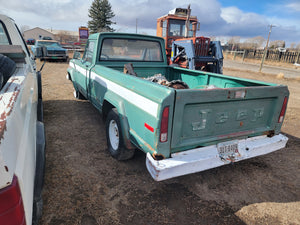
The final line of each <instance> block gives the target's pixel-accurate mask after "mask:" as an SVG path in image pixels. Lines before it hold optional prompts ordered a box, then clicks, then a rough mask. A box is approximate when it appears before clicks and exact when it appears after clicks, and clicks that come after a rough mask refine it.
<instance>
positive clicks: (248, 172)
mask: <svg viewBox="0 0 300 225" xmlns="http://www.w3.org/2000/svg"><path fill="white" fill-rule="evenodd" d="M39 66H40V65H38V68H39ZM67 67H68V64H66V63H58V62H47V63H46V65H45V67H44V69H43V71H42V83H43V85H42V86H43V101H44V122H45V127H46V139H47V146H46V174H45V186H44V191H43V199H44V208H43V216H42V219H41V221H40V222H41V224H47V225H48V224H50V225H73V224H78V225H96V224H99V225H100V224H101V225H102V224H128V225H132V224H147V225H148V224H155V225H157V224H180V225H181V224H228V225H232V224H300V175H299V172H300V170H299V169H300V168H299V167H300V154H299V153H300V129H299V128H300V115H299V112H300V88H299V87H300V81H298V80H288V79H279V78H276V76H269V75H265V74H259V73H251V74H250V73H249V72H247V71H237V70H227V69H226V68H225V69H224V73H225V74H230V75H234V76H240V77H247V78H253V79H258V80H264V81H269V82H275V83H281V84H286V85H288V86H289V90H290V101H289V104H288V110H287V115H286V118H285V122H284V126H283V132H284V133H286V134H287V136H288V137H289V142H288V146H287V148H285V149H283V150H280V151H277V152H274V153H271V154H269V155H266V156H262V157H258V158H254V159H250V160H247V161H241V162H238V163H236V164H233V165H227V166H223V167H220V168H215V169H211V170H208V171H204V172H200V173H196V174H191V175H187V176H183V177H178V178H174V179H171V180H166V181H162V182H155V181H154V180H152V178H151V176H150V175H149V174H148V172H147V169H146V166H145V154H144V153H142V152H141V151H137V153H136V155H135V157H134V158H133V159H132V160H129V161H125V162H119V161H116V160H115V159H113V158H112V157H110V156H109V154H108V152H107V150H106V148H107V147H106V141H105V128H104V123H103V121H102V117H101V115H100V114H99V113H98V111H97V110H96V109H95V108H93V106H92V105H91V104H90V103H89V102H88V101H85V100H76V99H75V98H74V97H73V87H72V84H71V82H70V81H68V80H66V70H67Z"/></svg>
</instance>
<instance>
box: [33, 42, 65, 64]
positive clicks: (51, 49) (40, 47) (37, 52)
mask: <svg viewBox="0 0 300 225" xmlns="http://www.w3.org/2000/svg"><path fill="white" fill-rule="evenodd" d="M31 51H32V53H33V55H34V56H35V58H40V60H46V59H55V60H59V59H61V60H63V61H64V62H66V61H67V60H68V50H67V49H64V48H62V47H61V45H60V44H59V43H58V42H57V41H54V40H37V41H36V42H35V45H34V46H32V47H31Z"/></svg>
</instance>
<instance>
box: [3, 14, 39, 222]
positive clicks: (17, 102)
mask: <svg viewBox="0 0 300 225" xmlns="http://www.w3.org/2000/svg"><path fill="white" fill-rule="evenodd" d="M0 88H1V90H0V224H5V225H12V224H14V225H15V224H27V225H28V224H36V223H37V221H38V218H39V217H40V215H41V210H42V198H41V194H42V193H41V192H42V186H43V177H44V164H45V154H44V150H45V135H44V124H43V122H42V121H43V110H42V108H43V106H42V94H41V73H40V71H37V70H36V65H35V61H34V60H33V57H32V56H31V54H30V52H29V50H28V48H27V46H26V44H25V42H24V40H23V38H22V35H21V33H20V31H19V29H18V27H17V26H16V24H15V22H14V21H13V20H12V19H11V18H9V17H7V16H4V15H0Z"/></svg>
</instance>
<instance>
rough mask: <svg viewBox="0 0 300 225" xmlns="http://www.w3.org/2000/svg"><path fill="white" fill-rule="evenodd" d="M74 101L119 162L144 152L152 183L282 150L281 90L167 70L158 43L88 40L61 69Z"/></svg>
mask: <svg viewBox="0 0 300 225" xmlns="http://www.w3.org/2000/svg"><path fill="white" fill-rule="evenodd" d="M67 77H68V79H70V80H71V81H72V82H73V85H74V89H75V91H74V95H75V97H76V98H86V99H88V100H89V101H90V102H91V103H92V104H93V105H94V106H95V107H96V108H97V109H98V110H99V111H100V112H101V113H102V115H103V117H104V118H105V120H106V135H107V146H108V150H109V152H110V154H111V155H112V156H113V157H114V158H116V159H118V160H126V159H129V158H131V157H133V155H134V152H135V149H140V150H142V151H144V152H145V153H147V156H146V166H147V168H148V171H149V172H150V174H151V175H152V177H153V178H154V179H155V180H158V181H159V180H165V179H169V178H172V177H176V176H181V175H185V174H190V173H195V172H199V171H203V170H207V169H210V168H214V167H218V166H221V165H224V164H228V163H232V162H236V161H240V160H244V159H248V158H252V157H255V156H259V155H263V154H267V153H270V152H273V151H275V150H278V149H281V148H284V147H285V145H286V142H287V140H288V139H287V137H285V136H284V135H282V134H280V129H281V126H282V122H283V119H284V115H285V111H286V107H287V101H288V97H289V91H288V88H287V86H283V85H277V84H271V83H265V82H261V81H255V80H248V79H240V78H235V77H230V76H225V75H221V74H213V73H208V72H204V71H194V70H188V69H183V68H179V67H174V66H168V65H167V58H166V55H165V49H164V40H163V39H162V38H159V37H154V36H147V35H137V34H125V33H100V34H93V35H90V37H89V39H88V42H87V45H86V49H85V52H84V54H83V57H82V58H80V55H79V53H76V52H75V53H74V57H73V59H72V60H71V61H70V66H69V68H68V75H67Z"/></svg>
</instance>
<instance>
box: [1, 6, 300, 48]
mask: <svg viewBox="0 0 300 225" xmlns="http://www.w3.org/2000/svg"><path fill="white" fill-rule="evenodd" d="M92 1H93V0H43V1H41V0H12V1H7V0H0V5H1V8H0V13H2V14H6V15H9V16H10V17H12V18H14V19H15V21H16V23H17V24H18V25H19V26H23V25H26V26H29V27H30V28H34V27H37V26H38V27H41V28H44V29H47V28H52V29H64V30H73V31H76V30H78V27H80V26H86V25H87V21H88V20H89V17H88V9H89V8H90V6H91V3H92ZM109 2H110V3H111V5H112V10H113V11H114V13H115V15H116V16H115V18H114V21H115V22H116V23H117V24H116V25H115V27H114V28H115V29H116V30H117V31H121V32H135V26H136V19H138V32H139V33H147V34H151V35H155V34H156V32H155V30H156V19H157V18H158V17H160V16H162V15H165V14H167V13H168V12H169V10H171V9H174V8H176V7H187V5H188V4H191V8H192V15H196V16H197V17H198V19H199V20H200V22H201V30H200V33H199V35H203V36H217V37H230V36H239V37H241V39H244V40H245V39H247V38H251V37H256V36H262V37H264V38H267V35H268V30H269V28H268V25H270V24H273V25H276V27H274V29H273V31H272V35H271V41H272V40H284V41H286V43H287V45H290V44H291V43H296V44H299V43H300V0H281V1H279V0H260V1H259V0H188V1H182V0H109Z"/></svg>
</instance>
